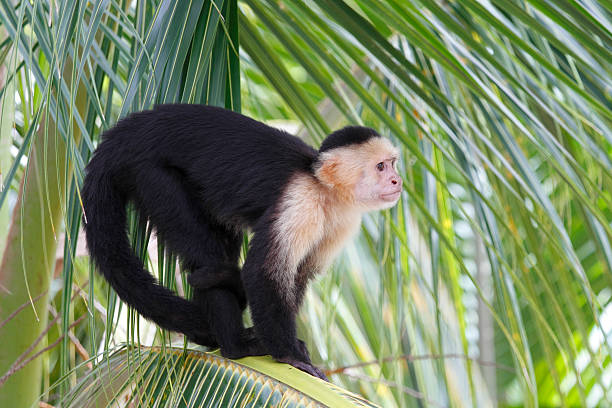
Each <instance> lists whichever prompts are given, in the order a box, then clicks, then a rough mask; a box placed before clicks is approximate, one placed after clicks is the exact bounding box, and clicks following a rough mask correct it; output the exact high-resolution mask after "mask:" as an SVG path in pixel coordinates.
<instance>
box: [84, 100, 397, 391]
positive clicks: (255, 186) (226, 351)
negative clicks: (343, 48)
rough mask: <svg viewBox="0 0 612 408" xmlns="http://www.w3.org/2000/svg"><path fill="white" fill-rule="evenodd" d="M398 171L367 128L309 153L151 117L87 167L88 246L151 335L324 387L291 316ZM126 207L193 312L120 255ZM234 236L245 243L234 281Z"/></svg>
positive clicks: (386, 198) (229, 116) (194, 108)
mask: <svg viewBox="0 0 612 408" xmlns="http://www.w3.org/2000/svg"><path fill="white" fill-rule="evenodd" d="M398 157H399V155H398V151H397V149H396V148H395V147H393V145H392V144H391V143H390V142H389V141H388V140H387V139H385V138H383V137H381V136H380V135H379V134H378V133H376V132H375V131H374V130H372V129H370V128H366V127H358V126H351V127H346V128H344V129H341V130H338V131H336V132H333V133H332V134H330V135H329V136H328V137H327V138H326V139H325V140H324V141H323V143H322V145H321V148H320V149H319V150H318V151H317V150H315V149H313V148H312V147H310V146H308V145H307V144H305V143H304V142H302V141H301V140H300V139H298V138H297V137H295V136H292V135H290V134H288V133H286V132H284V131H281V130H278V129H275V128H272V127H269V126H267V125H265V124H263V123H260V122H257V121H255V120H253V119H250V118H248V117H246V116H243V115H240V114H238V113H235V112H232V111H228V110H225V109H221V108H216V107H212V106H202V105H187V104H177V105H160V106H156V107H155V108H154V109H153V110H151V111H145V112H138V113H134V114H132V115H130V116H128V117H126V118H125V119H122V120H120V121H119V122H118V123H117V125H116V126H114V127H113V128H111V129H109V130H108V131H106V132H105V133H104V135H103V140H102V142H101V143H100V145H99V147H98V148H97V150H96V151H95V154H94V156H93V158H92V159H91V161H90V162H89V164H88V165H87V168H86V177H85V181H84V184H83V189H82V199H83V207H84V216H83V219H84V224H85V233H86V236H87V246H88V248H89V252H90V254H91V257H92V258H93V260H94V262H95V264H96V265H97V267H98V269H99V271H100V272H101V273H102V274H103V275H104V277H105V278H106V280H108V282H109V283H110V285H111V286H112V287H113V289H114V290H115V291H116V292H117V294H118V295H119V297H120V298H121V299H122V300H123V301H124V302H125V303H127V304H128V305H130V306H132V307H133V308H134V309H136V310H137V311H138V313H140V314H141V315H142V316H143V317H145V318H147V319H150V320H152V321H154V322H155V323H157V324H158V325H159V326H160V327H162V328H164V329H167V330H172V331H177V332H181V333H184V334H185V335H186V336H187V338H188V339H190V340H191V341H193V342H195V343H198V344H201V345H204V346H209V347H220V348H221V353H222V355H224V356H226V357H228V358H240V357H244V356H248V355H263V354H271V355H272V356H273V357H274V358H275V359H276V360H277V361H280V362H284V363H288V364H291V365H292V366H294V367H296V368H298V369H300V370H303V371H305V372H307V373H310V374H312V375H314V376H316V377H319V378H322V379H326V377H325V375H324V374H323V373H322V372H321V370H319V369H318V368H317V367H315V366H314V365H313V364H312V363H311V361H310V357H309V354H308V351H307V350H306V347H305V345H304V343H303V342H302V341H301V340H299V339H298V338H297V335H296V321H295V319H296V314H297V312H298V309H299V307H300V304H301V302H302V299H303V296H304V291H305V289H306V286H307V284H308V282H309V280H310V279H311V278H312V277H314V276H315V275H316V274H317V273H319V272H321V271H323V270H324V269H325V268H326V266H327V265H328V264H329V263H330V262H331V260H332V259H333V258H334V256H335V255H336V254H337V253H338V251H339V250H340V248H341V247H342V246H343V244H344V243H345V242H346V241H347V240H348V239H349V238H350V237H351V236H352V235H353V234H355V233H356V231H357V230H358V228H359V225H360V223H361V217H362V214H363V213H364V212H367V211H372V210H380V209H385V208H390V207H392V206H394V205H395V203H396V202H397V200H398V199H399V197H400V194H401V189H402V179H401V178H400V177H399V175H398V173H397V171H396V163H397V160H398ZM128 202H131V203H133V204H134V206H135V207H136V209H137V210H138V211H139V212H140V214H141V215H142V216H143V217H144V218H146V219H147V220H148V221H149V222H150V223H151V225H152V226H153V227H154V228H155V230H156V232H157V236H158V239H159V240H161V241H162V242H164V244H165V245H166V246H167V247H168V248H169V249H170V250H171V251H172V252H173V253H174V254H176V255H177V256H178V257H179V259H180V261H181V262H182V265H183V267H185V268H186V269H188V270H189V271H190V275H189V277H188V282H189V283H190V285H191V286H192V287H193V299H192V300H187V299H184V298H182V297H179V296H177V295H176V294H175V293H173V292H172V291H170V290H169V289H167V288H165V287H163V286H161V285H160V284H159V283H158V282H157V281H156V280H155V278H154V277H153V276H152V275H151V274H150V273H149V272H148V271H146V270H145V269H144V266H143V264H142V262H141V261H140V260H139V258H138V257H137V256H136V255H135V254H134V252H133V251H132V249H131V247H130V243H129V241H128V238H127V234H126V204H127V203H128ZM245 229H249V230H250V231H252V232H253V236H252V239H251V241H250V248H249V251H248V254H247V257H246V260H245V262H244V265H243V266H242V270H241V269H240V268H239V266H238V260H239V253H240V247H241V243H242V238H243V233H244V230H245ZM247 303H248V305H249V307H250V310H251V316H252V320H253V323H254V326H253V328H249V329H245V327H244V325H243V321H242V312H243V310H244V309H245V307H246V305H247Z"/></svg>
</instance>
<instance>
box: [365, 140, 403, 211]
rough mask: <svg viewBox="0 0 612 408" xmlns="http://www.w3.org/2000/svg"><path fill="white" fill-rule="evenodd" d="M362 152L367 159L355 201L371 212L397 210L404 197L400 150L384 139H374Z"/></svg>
mask: <svg viewBox="0 0 612 408" xmlns="http://www.w3.org/2000/svg"><path fill="white" fill-rule="evenodd" d="M361 149H362V150H363V152H362V157H364V158H367V159H366V160H364V162H363V165H362V169H361V177H360V178H359V179H358V180H357V183H356V184H355V191H354V194H355V201H356V202H357V203H359V204H361V205H362V206H364V207H365V209H366V210H369V211H371V210H382V209H385V208H391V207H393V206H394V205H395V204H396V203H397V201H398V200H399V198H400V195H401V193H402V178H401V177H400V176H399V174H398V173H397V160H398V156H399V154H398V152H397V149H396V148H395V147H394V146H393V145H392V144H391V143H390V142H389V141H388V140H387V139H384V138H376V139H373V140H372V141H370V142H368V143H366V144H364V145H363V146H361Z"/></svg>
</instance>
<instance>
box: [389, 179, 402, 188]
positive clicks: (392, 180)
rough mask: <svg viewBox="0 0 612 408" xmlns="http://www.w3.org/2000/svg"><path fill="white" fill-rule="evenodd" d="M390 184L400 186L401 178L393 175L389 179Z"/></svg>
mask: <svg viewBox="0 0 612 408" xmlns="http://www.w3.org/2000/svg"><path fill="white" fill-rule="evenodd" d="M391 184H393V185H394V186H401V185H402V179H401V178H399V177H393V178H392V179H391Z"/></svg>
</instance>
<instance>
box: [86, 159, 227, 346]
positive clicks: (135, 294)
mask: <svg viewBox="0 0 612 408" xmlns="http://www.w3.org/2000/svg"><path fill="white" fill-rule="evenodd" d="M100 159H101V158H100V157H95V156H94V158H93V159H92V161H91V162H90V164H89V165H88V166H87V175H86V177H85V181H84V183H83V190H82V198H83V206H84V209H85V216H84V223H85V234H86V238H87V247H88V249H89V253H90V255H91V257H92V258H93V260H94V262H95V264H96V265H97V266H98V268H99V271H100V273H102V274H103V275H104V277H105V278H106V280H107V281H108V282H109V283H110V285H111V286H112V287H113V289H114V290H115V291H116V292H117V294H118V295H119V298H121V300H123V301H124V302H125V303H127V304H128V305H130V306H132V307H133V308H134V309H136V310H137V311H138V313H140V314H141V315H142V316H143V317H145V318H147V319H150V320H152V321H154V322H155V323H157V324H158V325H159V326H160V327H162V328H164V329H167V330H172V331H177V332H181V333H184V334H185V335H186V336H187V337H189V338H190V339H192V340H194V341H196V342H198V343H200V344H203V345H207V346H215V345H216V344H215V343H216V342H215V341H214V339H213V338H212V336H211V334H210V332H209V329H208V328H207V324H206V321H205V320H204V315H203V312H202V311H201V310H200V309H199V308H198V307H197V306H196V305H195V304H194V303H192V302H190V301H188V300H186V299H183V298H181V297H179V296H177V295H175V294H174V293H173V292H172V291H170V290H169V289H167V288H165V287H163V286H161V285H160V284H159V283H158V282H157V281H156V280H155V278H154V277H153V276H152V275H151V273H150V272H148V271H147V270H145V269H144V266H143V264H142V262H141V261H140V259H138V257H137V256H136V254H135V253H134V252H133V251H132V249H131V247H130V244H129V241H128V238H127V234H126V210H125V206H126V199H125V198H124V196H123V194H121V193H120V192H119V191H118V190H117V189H116V188H115V186H114V183H113V181H112V176H111V174H109V172H108V169H104V167H105V166H101V163H100Z"/></svg>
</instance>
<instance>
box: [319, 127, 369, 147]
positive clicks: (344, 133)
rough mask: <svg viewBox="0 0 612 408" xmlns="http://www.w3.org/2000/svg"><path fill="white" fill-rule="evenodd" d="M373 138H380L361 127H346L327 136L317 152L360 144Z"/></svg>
mask: <svg viewBox="0 0 612 408" xmlns="http://www.w3.org/2000/svg"><path fill="white" fill-rule="evenodd" d="M373 137H380V135H379V134H378V133H376V131H374V130H373V129H370V128H367V127H363V126H347V127H345V128H342V129H340V130H336V131H335V132H334V133H332V134H330V135H329V136H327V137H326V138H325V140H324V141H323V143H321V147H320V148H319V152H325V151H327V150H330V149H335V148H337V147H343V146H349V145H356V144H362V143H365V142H367V141H368V140H370V139H371V138H373Z"/></svg>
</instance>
